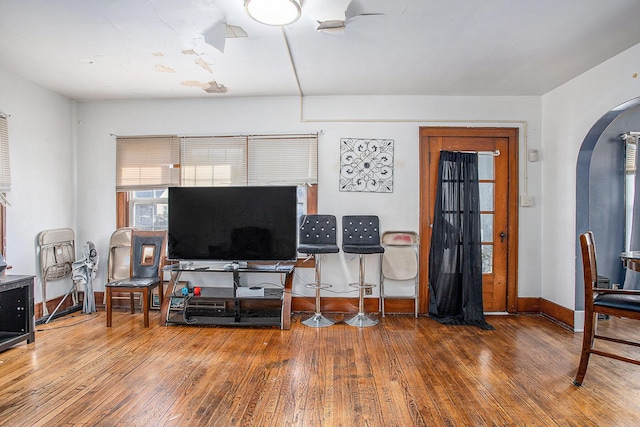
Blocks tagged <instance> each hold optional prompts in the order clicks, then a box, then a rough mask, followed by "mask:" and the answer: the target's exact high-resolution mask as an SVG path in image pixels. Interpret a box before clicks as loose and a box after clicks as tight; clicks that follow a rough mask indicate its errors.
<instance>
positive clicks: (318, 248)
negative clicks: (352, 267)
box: [298, 243, 340, 254]
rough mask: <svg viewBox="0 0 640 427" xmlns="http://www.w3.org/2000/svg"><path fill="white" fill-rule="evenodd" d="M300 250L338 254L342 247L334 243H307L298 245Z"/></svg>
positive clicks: (310, 252) (302, 251) (301, 251)
mask: <svg viewBox="0 0 640 427" xmlns="http://www.w3.org/2000/svg"><path fill="white" fill-rule="evenodd" d="M298 252H300V253H303V254H337V253H338V252H340V248H339V247H338V246H337V245H332V244H323V243H305V244H300V245H298Z"/></svg>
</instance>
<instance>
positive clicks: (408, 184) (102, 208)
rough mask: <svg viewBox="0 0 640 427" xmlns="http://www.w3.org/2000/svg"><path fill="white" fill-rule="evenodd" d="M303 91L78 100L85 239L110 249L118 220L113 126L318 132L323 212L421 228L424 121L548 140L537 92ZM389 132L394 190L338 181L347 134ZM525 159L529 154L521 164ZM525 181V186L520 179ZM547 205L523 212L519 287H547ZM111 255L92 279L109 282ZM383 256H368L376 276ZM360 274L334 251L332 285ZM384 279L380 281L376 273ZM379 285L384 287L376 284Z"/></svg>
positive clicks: (534, 174) (117, 129)
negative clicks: (354, 187)
mask: <svg viewBox="0 0 640 427" xmlns="http://www.w3.org/2000/svg"><path fill="white" fill-rule="evenodd" d="M302 105H303V108H302V109H301V103H300V100H299V99H298V98H296V97H285V98H234V99H210V100H202V99H199V100H145V101H105V102H80V103H79V104H78V194H79V195H80V197H79V198H78V199H79V200H78V221H77V229H78V241H79V242H83V241H85V240H92V241H94V242H95V243H96V245H97V247H98V251H99V252H100V253H101V254H105V256H106V251H107V246H108V239H109V236H110V234H111V233H112V232H113V229H114V227H115V194H114V191H115V190H114V185H115V138H114V136H113V135H144V134H154V135H157V134H179V135H202V134H205V135H207V134H232V133H280V132H286V133H307V132H319V133H320V137H319V170H318V174H319V195H318V198H319V206H318V208H319V211H320V212H321V213H331V214H334V215H336V217H338V219H339V218H340V217H341V216H342V215H346V214H375V215H378V216H379V217H380V220H381V227H382V229H383V231H384V230H390V229H411V230H418V225H419V158H418V145H419V141H418V133H419V127H420V126H436V125H455V126H509V127H518V128H519V129H520V134H521V158H523V157H524V156H525V154H524V149H523V147H522V144H524V142H525V138H523V137H522V135H526V143H527V144H528V145H529V147H530V148H541V147H542V143H541V133H540V132H541V115H540V112H541V103H540V98H539V97H408V96H404V97H321V98H305V99H304V102H303V103H302ZM345 137H362V138H389V139H393V140H394V141H395V144H394V157H395V163H394V166H395V167H394V191H393V193H390V194H376V193H343V192H340V191H339V190H338V174H339V153H340V148H339V143H340V138H345ZM527 167H528V174H529V188H528V190H529V191H528V192H529V194H531V195H533V196H534V199H535V200H536V201H537V200H541V199H542V197H541V194H540V185H539V183H540V169H541V167H540V162H538V163H529V164H528V165H527ZM522 170H523V163H522V161H521V171H522ZM521 190H522V185H521ZM540 212H541V206H540V205H539V204H538V203H536V205H535V206H534V207H530V208H521V212H520V215H521V217H520V224H521V225H520V254H521V255H520V259H521V260H524V262H523V261H521V262H520V267H519V268H520V279H519V280H520V282H519V294H520V296H539V295H540V272H539V268H538V267H537V266H538V265H539V262H540V252H541V251H540V238H539V236H540V226H541V224H540V220H539V219H540ZM104 262H106V260H103V262H101V268H100V271H99V277H98V278H97V279H96V281H95V282H94V285H95V288H96V290H102V289H103V288H104V286H103V284H104V277H105V270H104ZM376 267H377V263H375V262H370V263H368V269H369V274H370V276H369V277H371V278H374V279H375V278H376V276H377V272H376ZM297 276H298V277H297V278H296V282H295V285H294V293H295V294H307V295H311V293H312V291H310V290H307V289H305V288H304V287H303V286H302V284H303V283H304V282H307V281H312V279H313V275H312V272H311V271H304V270H300V271H299V272H298V273H297ZM356 277H357V262H356V260H355V259H352V257H351V256H345V255H344V254H343V253H340V254H339V255H335V256H327V258H326V260H325V263H324V264H323V281H327V282H330V283H333V284H334V287H333V289H332V291H334V292H335V291H337V292H351V295H354V296H355V291H353V290H352V288H350V287H348V286H347V283H349V282H353V281H355V280H356ZM373 281H374V282H377V280H373ZM374 293H377V289H376V290H375V291H374Z"/></svg>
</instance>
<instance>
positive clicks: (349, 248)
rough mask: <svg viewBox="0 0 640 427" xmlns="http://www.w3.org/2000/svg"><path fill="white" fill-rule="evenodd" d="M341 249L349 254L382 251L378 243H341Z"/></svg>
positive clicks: (377, 252)
mask: <svg viewBox="0 0 640 427" xmlns="http://www.w3.org/2000/svg"><path fill="white" fill-rule="evenodd" d="M342 251H343V252H346V253H350V254H381V253H383V252H384V247H382V246H380V245H350V244H343V245H342Z"/></svg>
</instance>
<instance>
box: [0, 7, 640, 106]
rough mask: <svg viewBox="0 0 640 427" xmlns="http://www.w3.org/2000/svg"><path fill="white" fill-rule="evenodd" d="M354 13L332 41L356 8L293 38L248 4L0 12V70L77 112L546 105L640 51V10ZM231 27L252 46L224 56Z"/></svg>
mask: <svg viewBox="0 0 640 427" xmlns="http://www.w3.org/2000/svg"><path fill="white" fill-rule="evenodd" d="M354 1H355V2H357V4H356V5H358V6H360V7H361V8H362V9H363V10H364V11H365V12H368V13H381V14H382V15H375V16H358V17H355V18H353V19H350V20H348V21H347V24H346V30H345V31H344V33H343V34H327V33H322V32H318V31H316V27H317V25H318V23H317V21H324V20H329V19H338V20H344V19H345V15H344V11H345V10H346V8H347V6H348V5H349V0H303V1H302V10H303V11H302V17H301V18H300V20H298V21H297V22H295V23H294V24H291V25H289V26H286V27H270V26H265V25H262V24H259V23H257V22H255V21H253V20H252V19H251V18H249V17H248V16H247V15H246V13H245V11H244V7H243V0H0V69H4V70H6V71H9V72H11V73H14V74H18V75H21V76H23V77H25V78H27V79H28V80H31V81H34V82H36V83H38V84H40V85H42V86H44V87H47V88H49V89H51V90H54V91H56V92H59V93H61V94H64V95H66V96H68V97H70V98H73V99H78V100H83V99H120V98H175V97H209V98H219V97H228V96H278V95H299V94H302V95H305V96H312V95H541V94H544V93H546V92H548V91H549V90H551V89H553V88H555V87H557V86H559V85H561V84H563V83H565V82H566V81H568V80H570V79H572V78H574V77H576V76H577V75H579V74H581V73H583V72H585V71H587V70H588V69H590V68H591V67H593V66H595V65H597V64H599V63H601V62H603V61H604V60H606V59H608V58H610V57H612V56H614V55H616V54H618V53H620V52H622V51H623V50H625V49H627V48H629V47H631V46H633V45H635V44H637V43H640V22H639V19H638V18H640V1H638V0H606V1H604V0H354ZM225 22H226V23H227V24H229V25H234V26H239V27H241V28H242V29H244V30H245V31H246V33H247V34H248V37H246V38H227V39H226V43H224V48H223V50H224V52H220V51H219V50H218V49H216V48H214V47H213V46H211V44H216V42H215V41H213V40H214V39H213V38H211V36H210V35H211V34H213V33H214V32H215V28H224V27H220V25H223V24H224V23H225ZM205 34H208V36H207V39H206V40H205V36H204V35H205ZM220 40H221V39H220ZM219 47H220V48H221V49H222V46H219ZM638 71H639V72H640V70H638ZM216 91H218V92H220V93H216Z"/></svg>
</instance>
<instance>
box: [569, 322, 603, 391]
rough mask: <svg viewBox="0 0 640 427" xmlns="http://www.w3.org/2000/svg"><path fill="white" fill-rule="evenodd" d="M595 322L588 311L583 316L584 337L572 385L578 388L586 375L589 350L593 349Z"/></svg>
mask: <svg viewBox="0 0 640 427" xmlns="http://www.w3.org/2000/svg"><path fill="white" fill-rule="evenodd" d="M596 322H597V314H596V313H594V312H593V311H591V310H588V312H586V313H585V316H584V335H583V337H582V352H581V354H580V364H579V365H578V372H577V373H576V378H575V379H574V380H573V385H575V386H578V387H580V386H581V385H582V380H584V376H585V374H586V373H587V365H589V357H590V356H591V349H592V348H593V341H594V339H595V332H596Z"/></svg>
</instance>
